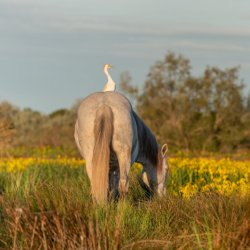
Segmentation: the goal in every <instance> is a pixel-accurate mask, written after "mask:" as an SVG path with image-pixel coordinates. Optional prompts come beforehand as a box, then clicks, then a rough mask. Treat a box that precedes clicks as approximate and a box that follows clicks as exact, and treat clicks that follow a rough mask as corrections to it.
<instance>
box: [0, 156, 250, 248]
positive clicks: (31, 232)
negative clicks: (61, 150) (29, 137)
mask: <svg viewBox="0 0 250 250" xmlns="http://www.w3.org/2000/svg"><path fill="white" fill-rule="evenodd" d="M41 155H42V157H41V156H40V157H39V156H37V155H33V157H30V158H29V157H26V158H24V157H22V158H2V159H0V249H18V250H19V249H250V192H249V191H250V189H249V188H250V186H249V182H250V161H244V160H241V161H237V160H230V159H228V158H221V159H215V158H214V157H213V158H191V159H190V158H187V157H185V158H183V157H182V158H177V157H175V158H174V157H173V158H170V159H169V162H170V166H171V178H170V179H169V180H168V181H167V183H166V185H167V190H168V193H167V195H166V197H164V198H161V199H159V198H157V197H154V198H153V199H149V198H147V196H146V195H145V193H144V191H143V189H142V188H141V187H140V185H139V182H138V175H139V172H140V166H138V165H135V166H134V167H133V170H132V171H131V174H130V190H129V195H128V197H127V198H126V199H123V200H120V201H119V202H117V203H111V204H108V205H106V206H102V207H101V206H96V205H95V204H93V202H92V200H91V196H90V191H89V190H90V188H89V181H88V178H87V176H86V172H85V168H84V162H83V161H82V160H79V159H75V158H72V157H71V158H64V157H49V158H48V157H47V156H46V155H45V154H41Z"/></svg>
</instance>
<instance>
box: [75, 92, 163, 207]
mask: <svg viewBox="0 0 250 250" xmlns="http://www.w3.org/2000/svg"><path fill="white" fill-rule="evenodd" d="M74 136H75V141H76V144H77V147H78V149H79V151H80V154H81V155H82V157H83V158H84V159H85V160H86V169H87V174H88V177H89V179H90V182H91V191H92V195H93V198H94V200H95V201H96V202H97V203H102V202H105V201H107V200H108V198H109V194H110V193H114V194H117V193H118V192H119V194H121V195H124V194H126V193H127V191H128V185H129V182H128V173H129V170H130V167H131V166H132V164H133V163H134V162H139V163H141V164H142V165H143V172H142V180H143V181H144V183H145V184H146V185H147V186H148V187H149V188H150V190H152V191H153V192H157V193H158V194H159V195H160V196H162V195H164V193H165V179H166V174H167V172H168V162H167V158H166V157H167V155H166V154H167V145H166V144H165V145H164V146H163V147H162V148H161V149H160V148H159V146H158V143H157V141H156V139H155V136H154V135H153V134H152V132H151V131H150V129H149V128H148V127H147V126H146V125H145V124H144V123H143V121H142V120H141V119H140V118H139V117H138V116H137V114H136V113H135V112H134V111H133V109H132V107H131V104H130V102H129V101H128V99H127V98H126V97H124V96H123V95H121V94H119V93H117V92H113V91H110V92H97V93H94V94H91V95H89V96H88V97H86V98H85V99H84V100H83V101H82V102H81V104H80V106H79V108H78V117H77V121H76V124H75V134H74Z"/></svg>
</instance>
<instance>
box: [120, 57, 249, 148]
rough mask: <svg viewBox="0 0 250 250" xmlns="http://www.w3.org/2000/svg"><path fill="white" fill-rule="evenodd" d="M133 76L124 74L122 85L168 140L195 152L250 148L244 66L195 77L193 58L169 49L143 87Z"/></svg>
mask: <svg viewBox="0 0 250 250" xmlns="http://www.w3.org/2000/svg"><path fill="white" fill-rule="evenodd" d="M126 79H127V82H125V83H124V81H126ZM130 80H131V79H130V78H129V77H127V78H125V77H123V82H122V86H121V87H122V89H123V90H124V91H125V92H127V93H128V94H130V96H131V97H134V99H135V100H136V103H137V110H138V112H139V114H140V115H141V116H142V118H143V119H144V120H145V122H146V124H148V126H149V127H150V128H151V129H152V131H154V133H156V135H157V137H158V139H159V140H160V141H161V142H162V143H164V142H165V141H167V142H168V143H169V144H170V147H172V148H176V149H187V150H193V151H194V150H199V151H221V152H230V151H233V150H234V151H235V150H238V149H241V148H248V149H250V136H249V124H250V110H249V100H248V101H247V100H246V98H245V97H244V96H243V94H242V90H243V84H242V82H241V81H240V80H239V68H237V67H235V68H229V69H225V70H222V69H220V68H218V67H207V68H206V69H205V70H204V73H203V75H202V76H200V77H194V76H192V75H191V64H190V62H189V60H188V59H186V58H184V57H183V56H181V55H180V56H176V55H175V54H174V53H168V54H167V55H166V57H165V58H164V60H162V61H157V62H156V63H155V64H154V65H153V66H152V67H151V69H150V72H149V74H148V76H147V79H146V81H145V84H144V86H143V89H142V91H138V89H136V88H135V87H132V86H131V84H130ZM135 93H136V95H135ZM131 94H132V95H131Z"/></svg>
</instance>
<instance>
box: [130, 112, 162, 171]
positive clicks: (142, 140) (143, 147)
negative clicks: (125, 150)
mask: <svg viewBox="0 0 250 250" xmlns="http://www.w3.org/2000/svg"><path fill="white" fill-rule="evenodd" d="M133 117H134V119H135V121H136V125H137V134H138V140H139V153H138V158H137V160H138V162H141V163H142V164H149V163H150V164H152V165H153V166H155V167H156V165H157V159H158V144H157V141H156V139H155V136H154V135H153V133H152V132H151V131H150V129H149V128H148V127H147V126H146V125H145V124H144V122H143V121H142V120H141V119H140V118H139V117H138V115H137V114H136V113H135V112H134V111H133Z"/></svg>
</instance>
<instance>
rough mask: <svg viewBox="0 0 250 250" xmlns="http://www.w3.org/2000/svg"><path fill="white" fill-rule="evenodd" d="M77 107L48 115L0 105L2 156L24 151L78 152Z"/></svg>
mask: <svg viewBox="0 0 250 250" xmlns="http://www.w3.org/2000/svg"><path fill="white" fill-rule="evenodd" d="M77 106H78V105H77V104H75V105H74V106H73V107H71V108H70V109H60V110H57V111H55V112H53V113H51V114H48V115H45V114H42V113H40V112H37V111H33V110H31V109H29V108H26V109H20V108H18V107H15V106H13V105H11V104H10V103H8V102H2V103H0V121H1V122H0V150H1V152H0V153H3V154H5V153H6V151H11V150H10V149H12V148H20V147H27V148H34V147H44V146H51V147H61V148H69V149H72V148H74V147H75V144H74V137H73V134H74V126H75V120H76V110H77ZM1 125H2V126H1Z"/></svg>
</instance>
